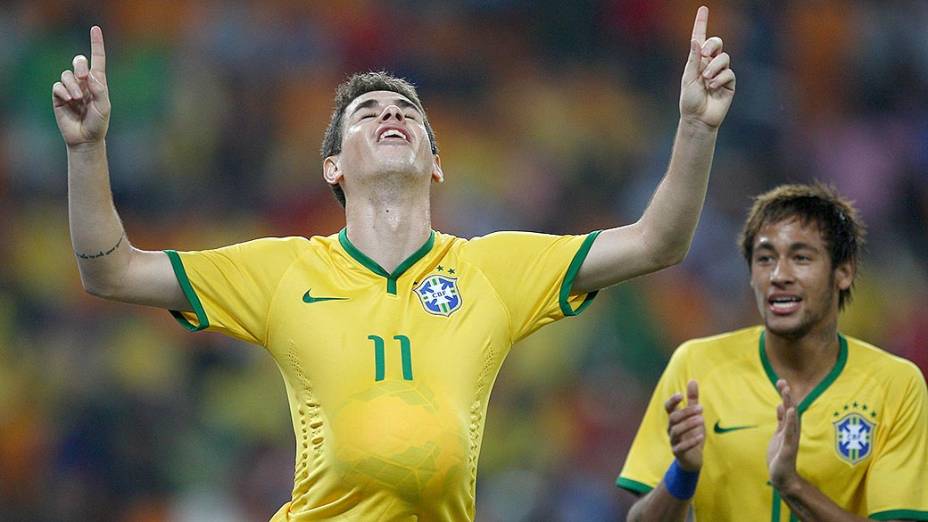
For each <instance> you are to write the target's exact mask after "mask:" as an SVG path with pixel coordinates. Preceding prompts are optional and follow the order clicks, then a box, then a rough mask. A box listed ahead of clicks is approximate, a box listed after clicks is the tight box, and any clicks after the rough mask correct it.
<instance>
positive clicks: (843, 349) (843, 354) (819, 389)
mask: <svg viewBox="0 0 928 522" xmlns="http://www.w3.org/2000/svg"><path fill="white" fill-rule="evenodd" d="M766 334H767V332H766V331H763V332H761V333H760V342H759V343H758V344H759V345H760V362H761V364H763V365H764V371H765V372H766V373H767V378H768V379H770V382H771V383H772V384H773V387H774V389H775V388H776V387H777V381H778V380H779V379H780V378H779V377H778V376H777V372H775V371H774V370H773V365H772V364H770V359H768V358H767V350H766V349H765V346H766ZM845 364H847V339H845V338H844V336H843V335H841V334H838V360H837V361H836V362H835V365H834V367H833V368H832V369H831V371H830V372H828V375H826V376H825V378H824V379H822V382H820V383H818V384H817V385H816V386H815V388H813V389H812V391H811V392H809V394H808V395H806V397H805V399H803V400H802V402H800V403H799V407H798V408H797V409H796V411H797V412H798V413H799V414H800V415H802V413H803V412H804V411H806V410H807V409H809V406H810V405H812V402H813V401H815V399H817V398H818V396H819V395H821V394H823V393H825V390H827V389H828V387H829V386H831V384H832V383H833V382H835V380H836V379H837V378H838V376H839V375H841V371H842V370H844V365H845Z"/></svg>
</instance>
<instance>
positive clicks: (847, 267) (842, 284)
mask: <svg viewBox="0 0 928 522" xmlns="http://www.w3.org/2000/svg"><path fill="white" fill-rule="evenodd" d="M856 272H857V270H856V267H855V266H854V264H853V263H851V262H850V261H847V262H845V263H842V264H840V265H838V267H837V268H835V284H836V285H838V290H847V289H848V288H850V287H851V285H852V284H854V275H855V273H856Z"/></svg>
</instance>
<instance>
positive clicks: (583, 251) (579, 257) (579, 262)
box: [559, 230, 602, 317]
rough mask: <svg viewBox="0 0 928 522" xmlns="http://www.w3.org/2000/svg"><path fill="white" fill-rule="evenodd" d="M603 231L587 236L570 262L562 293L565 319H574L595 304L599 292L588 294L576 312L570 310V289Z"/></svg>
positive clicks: (562, 307) (596, 231)
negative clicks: (591, 304)
mask: <svg viewBox="0 0 928 522" xmlns="http://www.w3.org/2000/svg"><path fill="white" fill-rule="evenodd" d="M600 232H602V230H594V231H593V232H590V233H589V234H587V236H586V239H584V240H583V244H582V245H580V249H579V250H577V253H576V254H574V258H573V260H572V261H571V262H570V266H569V267H567V275H565V276H564V282H563V283H561V293H560V299H559V301H560V304H561V312H563V313H564V317H573V316H575V315H580V313H581V312H583V311H584V310H585V309H586V307H588V306H590V303H592V302H593V298H594V297H596V294H597V293H598V292H599V291H598V290H596V291H593V292H590V293H588V294H586V299H584V300H583V302H582V303H580V306H578V307H577V309H576V310H573V309H571V308H570V302H569V301H568V300H569V299H570V289H571V287H573V286H574V279H576V277H577V274H578V273H580V267H581V266H583V261H584V260H585V259H586V255H587V254H589V253H590V248H592V247H593V242H594V241H596V236H598V235H599V233H600Z"/></svg>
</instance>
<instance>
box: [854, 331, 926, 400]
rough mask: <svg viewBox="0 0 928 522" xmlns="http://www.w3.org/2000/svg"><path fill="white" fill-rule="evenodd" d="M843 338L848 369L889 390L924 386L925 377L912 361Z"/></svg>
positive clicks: (859, 341)
mask: <svg viewBox="0 0 928 522" xmlns="http://www.w3.org/2000/svg"><path fill="white" fill-rule="evenodd" d="M843 337H844V338H845V339H846V340H847V350H848V366H849V367H850V368H853V369H854V370H856V371H858V372H861V373H865V374H867V375H869V376H871V377H873V378H875V379H877V380H879V381H881V382H884V383H886V384H887V386H888V387H890V388H892V387H899V386H902V387H910V386H912V385H921V386H924V382H925V377H924V376H923V375H922V372H921V370H920V369H919V368H918V366H916V365H915V363H913V362H912V361H910V360H908V359H905V358H903V357H899V356H898V355H894V354H892V353H889V352H887V351H886V350H883V349H882V348H879V347H877V346H875V345H873V344H870V343H868V342H865V341H862V340H860V339H857V338H854V337H850V336H846V335H845V336H843Z"/></svg>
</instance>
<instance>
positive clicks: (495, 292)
mask: <svg viewBox="0 0 928 522" xmlns="http://www.w3.org/2000/svg"><path fill="white" fill-rule="evenodd" d="M463 257H464V256H460V257H459V259H461V261H462V262H464V263H466V264H468V265H470V266H472V267H473V268H474V270H476V271H477V272H478V273H479V274H480V275H481V276H482V277H483V278H484V279H485V280H486V282H487V284H488V285H490V289H491V290H493V295H494V296H496V300H497V301H499V304H500V305H501V306H502V307H503V310H504V311H505V312H506V324H508V325H509V328H507V330H509V345H510V346H512V345H513V344H515V341H514V340H513V339H514V337H515V325H514V324H512V311H511V310H509V305H507V304H506V301H505V300H504V299H503V296H501V295H500V294H499V290H497V289H496V286H495V285H494V284H493V280H492V279H490V278H489V277H488V276H487V274H486V272H484V271H483V268H481V267H480V266H478V265H477V264H476V263H471V262H470V261H467V260H465V259H462V258H463Z"/></svg>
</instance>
